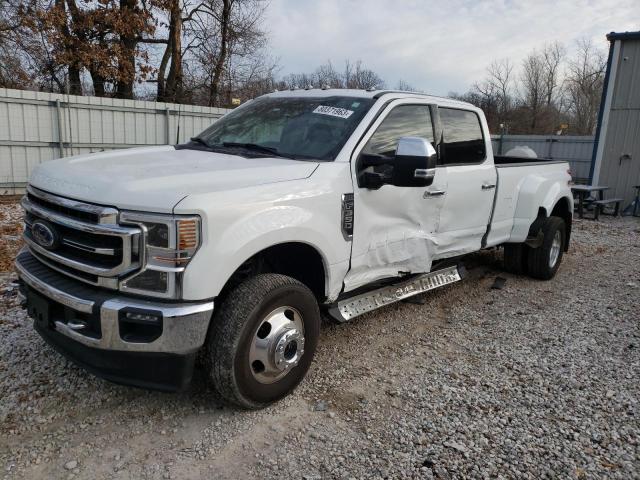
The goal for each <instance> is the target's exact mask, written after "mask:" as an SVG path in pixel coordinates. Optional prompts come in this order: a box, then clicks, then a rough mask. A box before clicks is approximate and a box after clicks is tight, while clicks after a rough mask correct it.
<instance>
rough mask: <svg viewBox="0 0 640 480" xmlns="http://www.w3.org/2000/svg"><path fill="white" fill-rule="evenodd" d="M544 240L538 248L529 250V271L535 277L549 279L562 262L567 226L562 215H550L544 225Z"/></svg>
mask: <svg viewBox="0 0 640 480" xmlns="http://www.w3.org/2000/svg"><path fill="white" fill-rule="evenodd" d="M542 234H543V240H542V245H540V246H539V247H538V248H532V249H530V250H529V254H528V257H527V266H528V273H529V275H531V276H532V277H533V278H539V279H540V280H549V279H551V278H553V277H554V276H555V274H556V272H557V271H558V268H559V267H560V263H561V262H562V253H563V252H564V245H565V242H566V227H565V223H564V220H563V219H561V218H560V217H549V218H547V220H546V221H545V222H544V224H543V225H542Z"/></svg>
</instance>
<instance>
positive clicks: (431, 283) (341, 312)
mask: <svg viewBox="0 0 640 480" xmlns="http://www.w3.org/2000/svg"><path fill="white" fill-rule="evenodd" d="M465 274H466V271H465V269H464V266H462V265H456V266H453V267H447V268H443V269H442V270H436V271H435V272H430V273H425V274H424V275H420V276H417V277H414V278H412V279H411V280H406V281H404V282H400V283H396V284H393V285H389V286H386V287H382V288H378V289H376V290H372V291H370V292H365V293H362V294H360V295H355V296H353V297H348V298H345V299H343V300H338V302H336V303H334V304H333V305H332V306H331V307H330V308H329V311H328V313H329V315H330V316H331V317H332V318H334V319H335V320H337V321H338V322H340V323H342V322H346V321H348V320H351V319H352V318H354V317H357V316H359V315H362V314H365V313H368V312H371V311H373V310H376V309H378V308H381V307H384V306H386V305H391V304H392V303H395V302H399V301H400V300H404V299H405V298H409V297H413V296H414V295H419V294H421V293H424V292H428V291H429V290H434V289H436V288H439V287H443V286H445V285H449V284H451V283H455V282H459V281H460V280H462V279H463V278H464V276H465Z"/></svg>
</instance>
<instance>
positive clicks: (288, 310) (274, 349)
mask: <svg viewBox="0 0 640 480" xmlns="http://www.w3.org/2000/svg"><path fill="white" fill-rule="evenodd" d="M302 355H304V323H303V322H302V315H301V314H300V312H299V311H298V310H296V309H295V308H293V307H288V306H285V307H279V308H276V309H275V310H274V311H272V312H271V313H269V314H268V315H267V316H265V318H264V319H263V320H262V321H261V322H260V325H258V328H256V330H255V331H254V332H253V337H252V339H251V348H250V350H249V368H250V369H251V373H252V374H253V378H255V379H256V380H257V381H258V382H260V383H274V382H277V381H278V380H280V379H281V378H283V377H284V376H285V375H287V374H288V373H289V372H290V371H291V370H292V369H293V367H295V366H296V365H298V363H300V359H301V358H302Z"/></svg>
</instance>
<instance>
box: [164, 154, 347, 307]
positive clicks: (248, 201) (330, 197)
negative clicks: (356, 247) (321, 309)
mask: <svg viewBox="0 0 640 480" xmlns="http://www.w3.org/2000/svg"><path fill="white" fill-rule="evenodd" d="M348 168H349V165H348V164H338V163H333V164H331V165H328V166H327V167H326V168H325V169H321V168H319V169H318V170H319V172H316V173H314V175H313V176H312V177H310V178H309V179H304V180H297V181H290V182H281V183H277V184H270V185H263V186H260V187H252V188H248V189H242V190H236V191H229V192H217V193H212V194H205V195H197V196H194V197H188V198H187V199H185V200H184V201H183V202H181V203H180V205H179V208H178V209H176V213H186V212H190V213H197V214H199V215H200V216H201V217H202V218H203V232H202V233H203V234H202V245H201V246H200V249H199V250H198V252H197V253H196V255H195V257H194V258H193V260H192V261H191V263H190V264H189V265H188V266H187V268H186V270H185V272H184V277H183V298H185V299H187V300H193V299H205V298H213V297H216V296H217V295H218V294H219V293H220V292H221V290H222V288H223V287H224V285H225V284H226V283H227V281H228V280H229V278H230V277H231V275H232V274H233V273H234V272H235V271H236V270H237V269H238V267H240V266H241V265H242V264H243V263H244V262H245V261H246V260H248V259H249V258H251V257H252V256H254V255H255V254H257V253H259V252H261V251H263V250H265V249H267V248H269V247H272V246H275V245H279V244H282V243H290V242H299V243H304V244H307V245H309V246H311V247H313V248H314V249H315V250H316V251H317V252H318V253H319V254H320V256H321V257H322V260H323V263H324V267H325V275H326V277H327V278H326V279H325V280H326V281H325V291H326V292H327V296H330V295H329V294H330V293H331V294H333V293H335V291H336V289H337V291H339V290H340V288H341V285H342V281H343V279H344V275H345V274H346V269H347V267H348V264H349V256H350V253H351V243H350V242H349V241H346V240H345V239H344V237H343V236H342V232H341V222H340V218H341V208H342V193H346V192H349V191H350V190H351V183H350V177H349V176H348ZM341 169H346V171H345V172H337V170H341ZM336 173H343V174H344V175H340V174H338V175H337V174H336ZM341 179H346V181H347V182H346V183H345V182H342V181H341Z"/></svg>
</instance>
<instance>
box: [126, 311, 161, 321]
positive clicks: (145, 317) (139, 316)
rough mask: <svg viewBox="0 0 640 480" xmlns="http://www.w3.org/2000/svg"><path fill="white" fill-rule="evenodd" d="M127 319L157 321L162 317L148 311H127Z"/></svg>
mask: <svg viewBox="0 0 640 480" xmlns="http://www.w3.org/2000/svg"><path fill="white" fill-rule="evenodd" d="M125 317H126V319H127V320H133V321H137V322H142V323H158V322H159V321H160V320H161V318H162V317H159V316H158V315H153V314H149V313H135V312H127V313H126V314H125Z"/></svg>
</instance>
